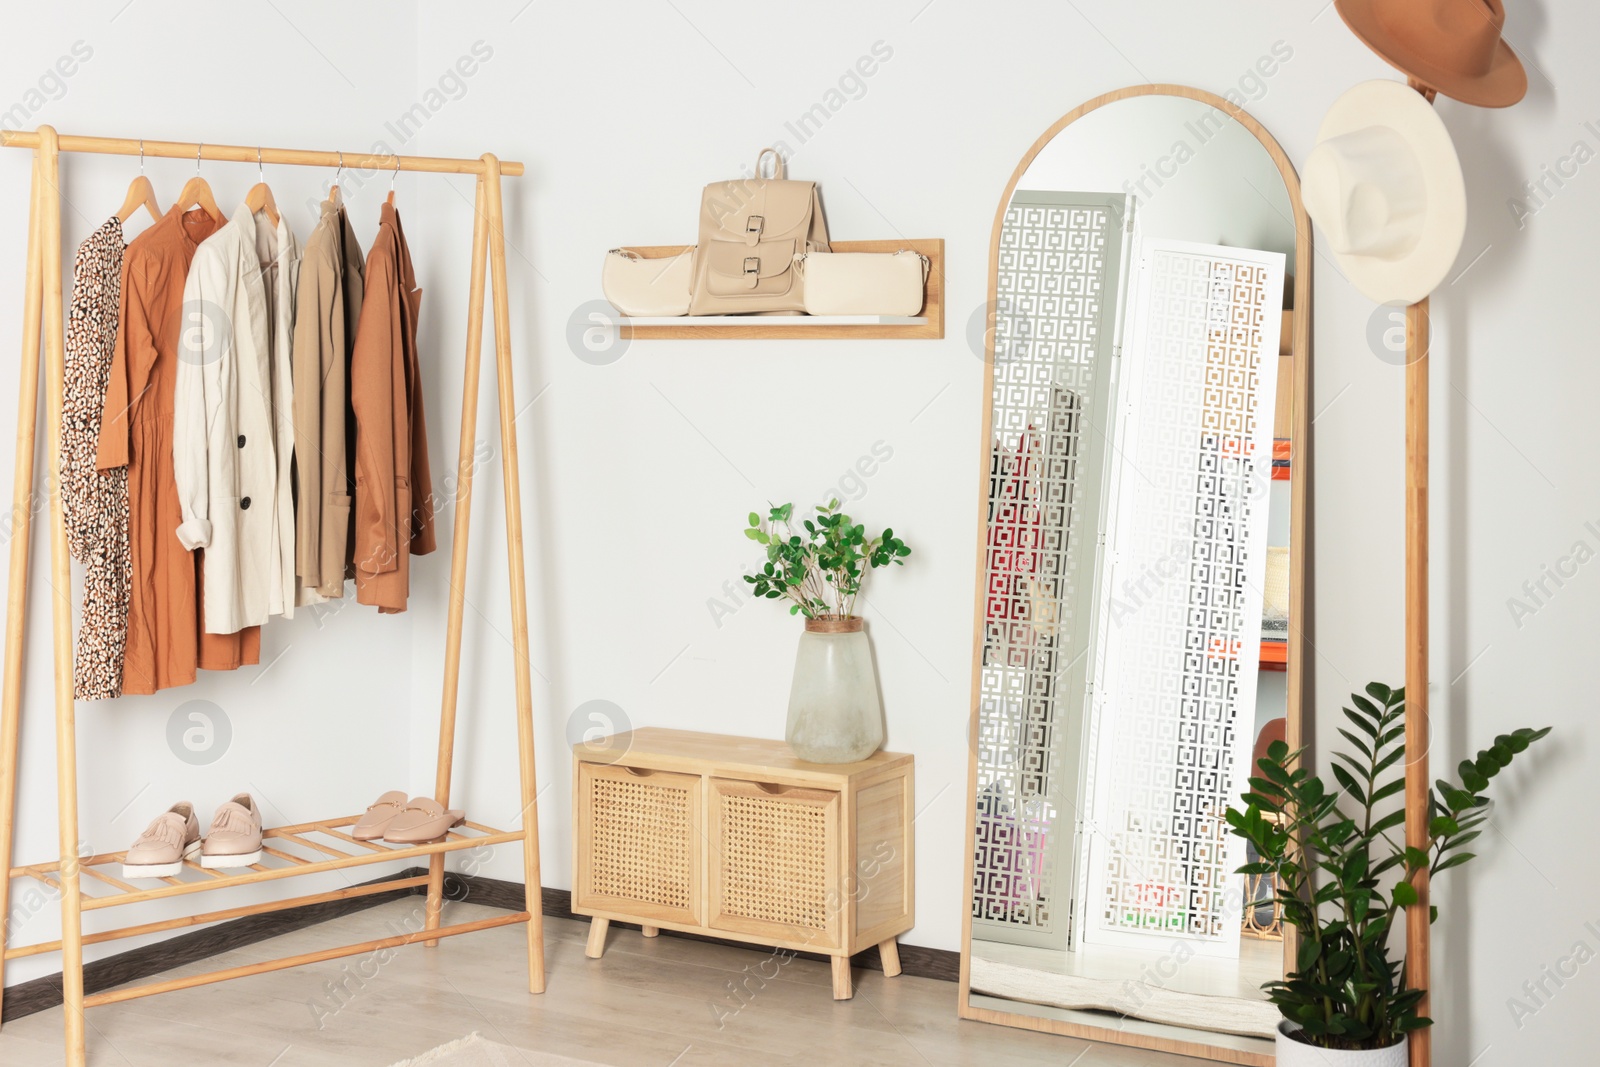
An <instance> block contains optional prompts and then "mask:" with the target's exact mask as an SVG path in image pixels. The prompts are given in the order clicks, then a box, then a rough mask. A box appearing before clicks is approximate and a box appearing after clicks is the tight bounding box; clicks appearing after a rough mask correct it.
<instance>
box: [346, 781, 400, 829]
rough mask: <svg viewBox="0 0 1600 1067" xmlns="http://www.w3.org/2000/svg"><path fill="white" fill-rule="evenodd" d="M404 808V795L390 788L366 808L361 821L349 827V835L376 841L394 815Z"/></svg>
mask: <svg viewBox="0 0 1600 1067" xmlns="http://www.w3.org/2000/svg"><path fill="white" fill-rule="evenodd" d="M405 810H406V795H405V794H404V793H402V792H400V790H398V789H391V790H389V791H388V792H387V793H385V794H383V796H381V797H379V798H378V799H377V800H376V801H375V802H374V803H373V804H372V806H370V807H369V808H367V813H366V814H365V815H363V816H361V821H360V822H358V823H356V824H355V826H354V828H352V829H351V831H350V836H351V837H353V838H355V839H356V840H357V841H376V840H378V838H380V837H382V836H383V832H384V831H385V830H387V829H388V828H389V824H390V823H391V822H393V821H394V819H395V816H397V815H399V814H400V813H401V812H403V811H405Z"/></svg>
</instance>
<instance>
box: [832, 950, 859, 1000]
mask: <svg viewBox="0 0 1600 1067" xmlns="http://www.w3.org/2000/svg"><path fill="white" fill-rule="evenodd" d="M855 995H856V991H855V989H854V988H853V987H852V986H851V985H850V957H849V956H834V957H833V999H834V1000H849V999H850V998H851V997H853V996H855Z"/></svg>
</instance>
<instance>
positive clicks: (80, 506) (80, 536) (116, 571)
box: [61, 215, 133, 700]
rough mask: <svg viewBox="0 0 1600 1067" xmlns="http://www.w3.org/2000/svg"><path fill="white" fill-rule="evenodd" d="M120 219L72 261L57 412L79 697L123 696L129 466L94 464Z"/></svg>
mask: <svg viewBox="0 0 1600 1067" xmlns="http://www.w3.org/2000/svg"><path fill="white" fill-rule="evenodd" d="M126 247H127V246H126V245H125V244H124V243H123V240H122V220H120V219H118V218H117V217H116V216H115V215H113V216H112V217H111V218H110V219H109V220H107V222H106V223H105V225H103V226H101V227H100V228H99V229H98V230H96V231H94V233H92V234H90V235H89V237H88V238H87V239H86V240H85V241H84V242H83V244H81V245H79V246H78V254H77V256H76V257H75V258H74V259H73V262H72V313H71V319H70V321H69V322H68V323H67V337H66V391H65V398H64V403H63V405H62V411H61V510H62V512H63V513H64V514H65V516H66V523H67V545H68V547H69V548H70V549H71V551H72V558H73V559H75V560H77V561H78V562H80V563H82V564H83V566H84V579H83V622H82V624H81V625H80V627H79V629H78V646H77V656H76V659H75V661H74V663H73V673H72V676H73V688H74V691H75V693H76V695H77V697H78V699H80V700H95V699H103V698H107V697H116V696H121V695H122V653H123V649H124V647H125V645H126V644H127V637H128V589H129V585H130V583H131V582H132V577H133V575H132V569H133V564H132V558H131V557H130V556H129V554H128V468H127V467H115V468H112V469H111V470H104V471H102V470H96V469H95V449H96V446H97V445H98V443H99V439H100V414H101V408H102V406H103V405H104V404H105V397H106V383H107V382H108V381H109V380H110V376H111V359H112V355H113V353H114V352H115V350H116V342H117V319H118V313H119V310H120V305H121V294H122V254H123V251H124V250H125V249H126Z"/></svg>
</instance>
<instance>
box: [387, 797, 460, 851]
mask: <svg viewBox="0 0 1600 1067" xmlns="http://www.w3.org/2000/svg"><path fill="white" fill-rule="evenodd" d="M466 818H467V814H466V812H464V811H460V810H458V809H455V808H451V809H449V810H448V811H447V810H446V809H445V807H444V805H442V804H440V803H439V802H438V801H437V800H434V799H433V798H431V797H412V798H411V802H410V803H409V804H407V805H406V810H405V811H403V812H401V813H400V814H399V815H396V816H395V817H394V819H393V820H391V821H390V823H389V825H388V827H387V828H386V829H385V830H384V831H383V839H384V840H385V841H387V842H389V843H390V844H391V845H420V844H423V843H425V842H428V841H437V840H439V839H440V838H442V837H443V836H444V835H445V833H446V832H447V831H448V830H449V829H450V827H452V826H460V825H461V824H462V823H463V822H465V821H466Z"/></svg>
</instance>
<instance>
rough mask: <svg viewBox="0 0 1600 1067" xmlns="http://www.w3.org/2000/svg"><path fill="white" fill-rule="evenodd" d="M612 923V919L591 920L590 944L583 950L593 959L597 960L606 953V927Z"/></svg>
mask: <svg viewBox="0 0 1600 1067" xmlns="http://www.w3.org/2000/svg"><path fill="white" fill-rule="evenodd" d="M610 925H611V920H610V919H590V920H589V945H588V947H587V948H585V949H584V950H583V954H584V955H585V956H588V957H589V958H590V959H591V960H597V959H599V958H600V957H601V956H603V955H605V951H606V929H607V928H608V927H610Z"/></svg>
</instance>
